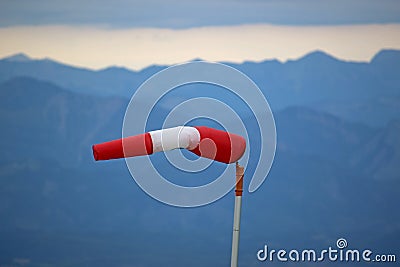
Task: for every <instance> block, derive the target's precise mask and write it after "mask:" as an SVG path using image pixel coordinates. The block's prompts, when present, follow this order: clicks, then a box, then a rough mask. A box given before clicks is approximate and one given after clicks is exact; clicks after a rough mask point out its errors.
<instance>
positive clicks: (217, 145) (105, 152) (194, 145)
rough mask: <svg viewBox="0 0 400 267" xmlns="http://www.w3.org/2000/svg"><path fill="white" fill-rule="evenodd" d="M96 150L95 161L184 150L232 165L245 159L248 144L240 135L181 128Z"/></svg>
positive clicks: (123, 140)
mask: <svg viewBox="0 0 400 267" xmlns="http://www.w3.org/2000/svg"><path fill="white" fill-rule="evenodd" d="M92 148H93V156H94V159H95V160H109V159H118V158H128V157H135V156H144V155H150V154H153V153H155V152H160V151H168V150H172V149H180V148H184V149H187V150H189V151H191V152H193V153H194V154H196V155H198V156H200V157H205V158H208V159H212V160H216V161H218V162H223V163H227V164H229V163H233V162H236V161H238V160H239V159H240V158H241V157H242V156H243V153H244V151H245V149H246V140H245V139H244V138H243V137H242V136H240V135H237V134H233V133H229V132H226V131H221V130H217V129H213V128H209V127H205V126H198V127H190V126H178V127H174V128H168V129H162V130H157V131H151V132H147V133H144V134H139V135H135V136H129V137H125V138H121V139H118V140H113V141H109V142H105V143H101V144H97V145H93V147H92Z"/></svg>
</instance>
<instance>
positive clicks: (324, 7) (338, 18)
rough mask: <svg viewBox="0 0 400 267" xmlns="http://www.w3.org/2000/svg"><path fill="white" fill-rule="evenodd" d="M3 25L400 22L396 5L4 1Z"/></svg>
mask: <svg viewBox="0 0 400 267" xmlns="http://www.w3.org/2000/svg"><path fill="white" fill-rule="evenodd" d="M0 6H1V8H0V26H3V27H4V26H17V25H55V24H62V25H106V26H108V27H113V28H132V27H158V28H175V29H176V28H189V27H203V26H223V25H242V24H255V23H268V24H279V25H338V24H365V23H400V16H399V14H400V4H399V1H398V0H380V1H377V0H335V1H321V0H250V1H241V0H203V1H190V0H187V1H180V0H168V1H165V0H146V1H139V0H136V1H135V0H114V1H109V0H96V1H95V0H86V1H80V0H69V1H63V0H35V1H30V0H2V1H1V4H0Z"/></svg>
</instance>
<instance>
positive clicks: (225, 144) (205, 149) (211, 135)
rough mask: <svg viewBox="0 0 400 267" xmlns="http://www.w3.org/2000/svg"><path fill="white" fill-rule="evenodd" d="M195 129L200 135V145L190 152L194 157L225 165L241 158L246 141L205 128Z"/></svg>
mask: <svg viewBox="0 0 400 267" xmlns="http://www.w3.org/2000/svg"><path fill="white" fill-rule="evenodd" d="M195 128H196V129H197V130H198V131H199V133H200V144H199V145H198V146H197V147H196V148H194V149H192V150H190V151H191V152H193V153H195V154H196V155H198V156H201V157H205V158H209V159H213V160H216V161H219V162H223V163H227V164H229V163H233V162H236V161H238V160H239V159H240V158H241V157H242V156H243V153H244V151H245V149H246V140H245V139H244V138H243V137H242V136H240V135H237V134H233V133H228V132H225V131H221V130H217V129H213V128H209V127H205V126H198V127H195Z"/></svg>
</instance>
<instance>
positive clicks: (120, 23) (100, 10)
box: [0, 0, 400, 69]
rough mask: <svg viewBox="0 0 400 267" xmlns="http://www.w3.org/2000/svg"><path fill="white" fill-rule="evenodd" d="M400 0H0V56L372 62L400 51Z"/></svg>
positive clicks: (96, 61)
mask: <svg viewBox="0 0 400 267" xmlns="http://www.w3.org/2000/svg"><path fill="white" fill-rule="evenodd" d="M399 25H400V1H397V0H396V1H395V0H347V1H346V0H335V1H324V0H250V1H239V0H202V1H177V0H174V1H162V0H158V1H156V0H147V1H128V0H118V1H110V0H108V1H103V0H100V1H93V0H90V1H83V0H81V1H75V0H72V1H65V0H64V1H60V0H36V1H23V0H14V1H11V0H7V1H4V0H0V39H1V42H0V57H4V56H7V55H10V54H13V53H18V52H24V53H27V54H28V55H30V56H32V57H35V58H42V57H51V58H54V59H56V60H59V61H62V62H65V63H69V64H73V65H79V66H85V67H90V68H95V69H98V68H103V67H106V66H109V65H120V66H126V67H129V68H133V69H140V68H143V67H145V66H148V65H150V64H173V63H178V62H182V61H186V60H190V59H193V58H203V59H208V60H214V61H235V62H241V61H243V60H255V61H260V60H263V59H271V58H278V59H280V60H286V59H292V58H297V57H300V56H302V55H304V54H305V53H307V52H310V51H312V50H315V49H320V50H324V51H327V52H328V53H331V54H332V55H334V56H336V57H339V58H343V59H348V60H369V59H370V58H371V57H372V56H373V54H374V53H376V52H377V51H379V50H380V49H382V48H398V49H400V39H399V38H400V37H399V36H400V26H399Z"/></svg>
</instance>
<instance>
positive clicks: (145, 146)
mask: <svg viewBox="0 0 400 267" xmlns="http://www.w3.org/2000/svg"><path fill="white" fill-rule="evenodd" d="M124 148H125V150H124ZM92 149H93V156H94V159H95V160H108V159H119V158H127V157H135V156H144V155H150V154H152V153H153V142H152V140H151V136H150V134H149V133H144V134H139V135H135V136H129V137H125V138H121V139H117V140H113V141H109V142H105V143H101V144H97V145H93V146H92Z"/></svg>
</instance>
